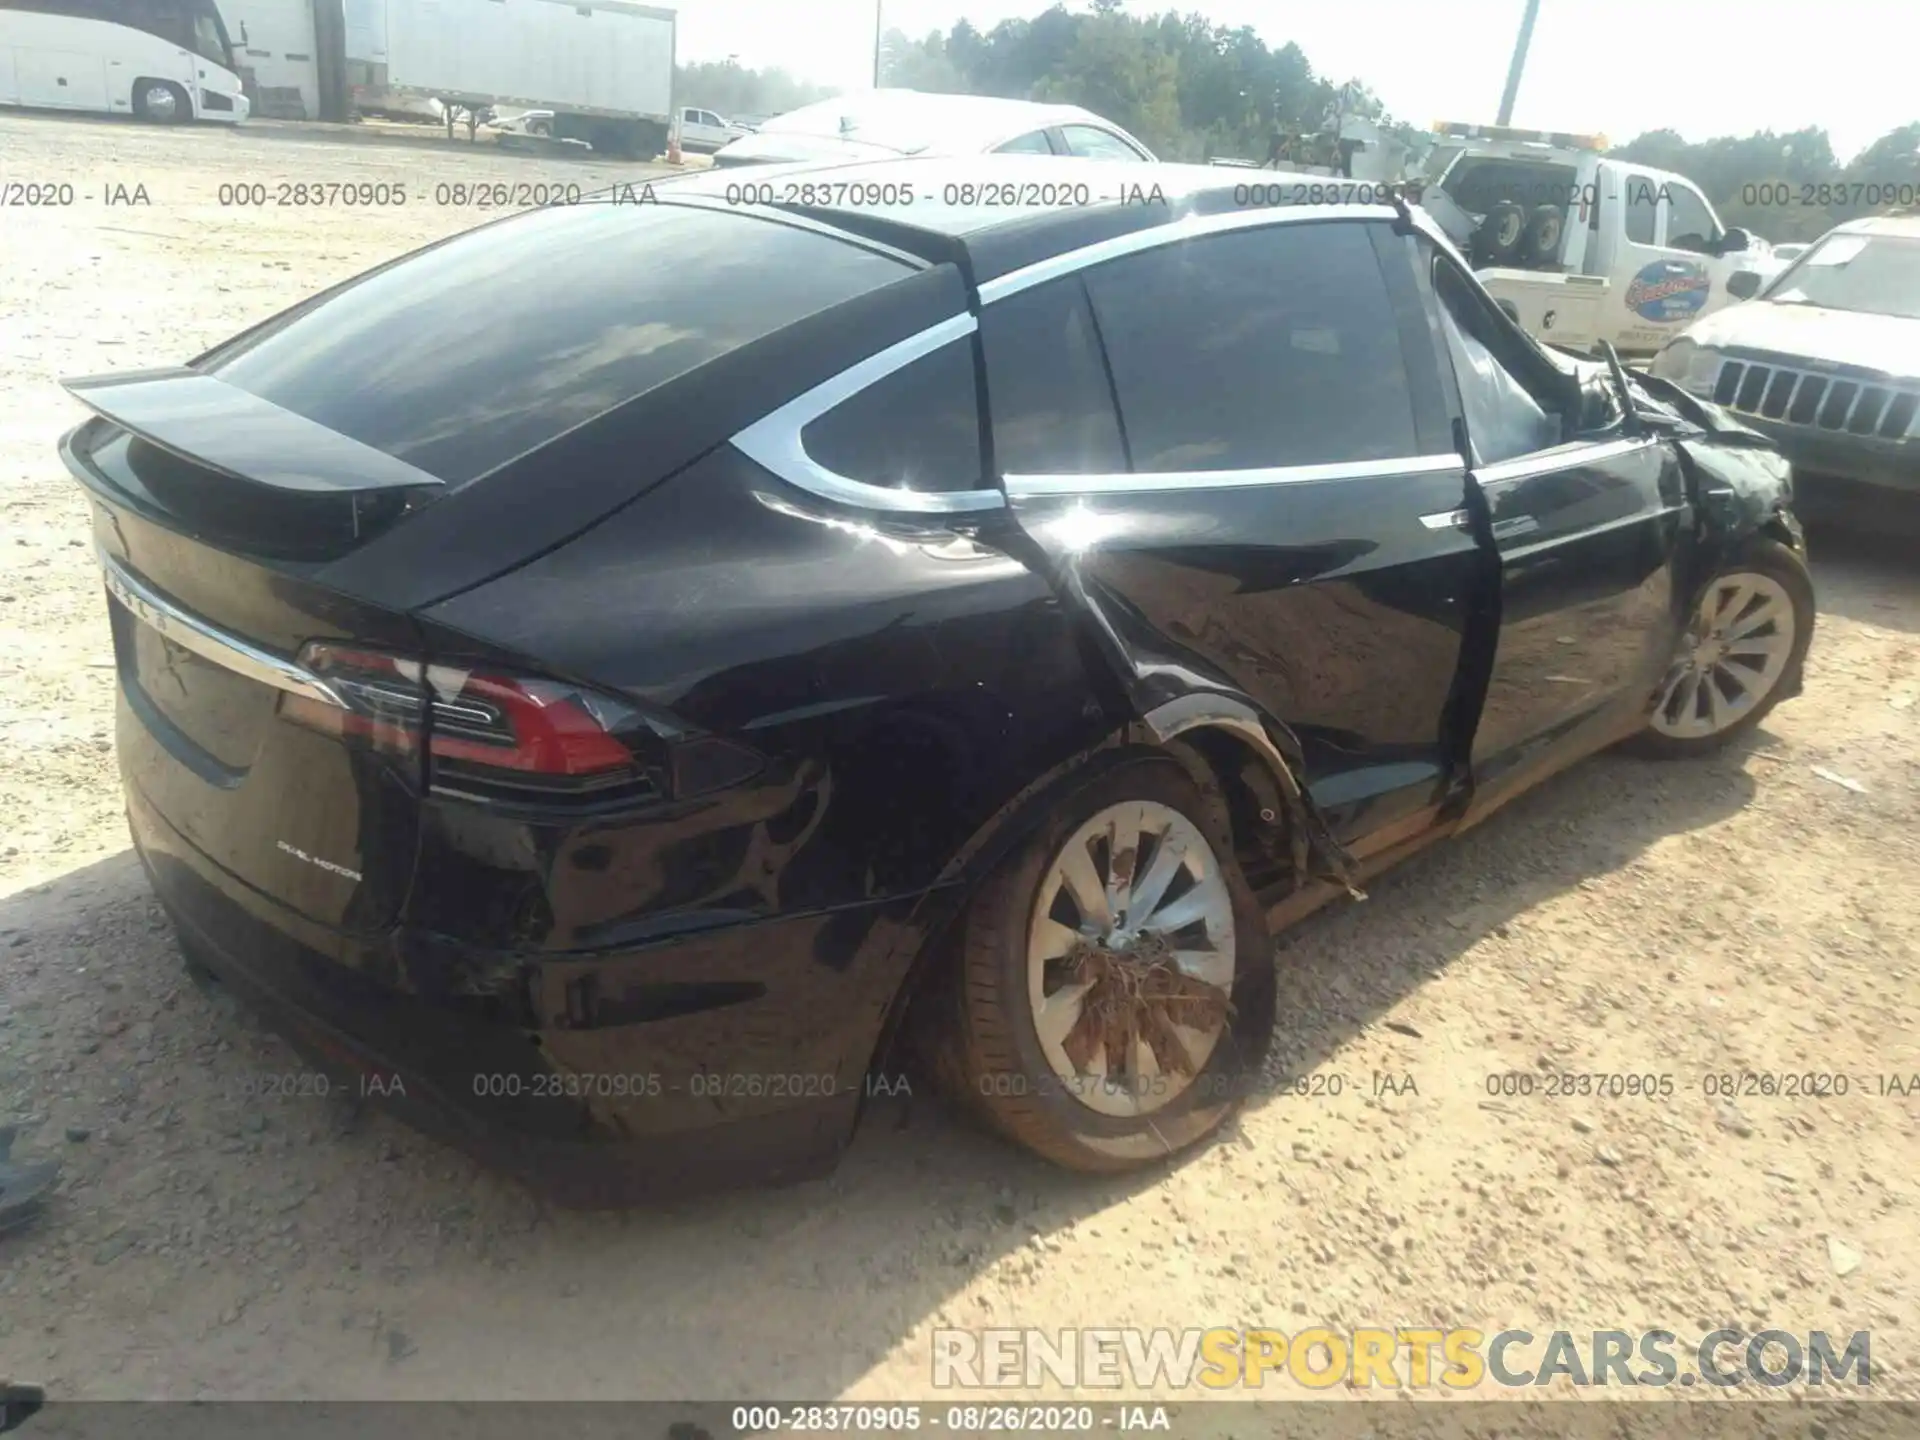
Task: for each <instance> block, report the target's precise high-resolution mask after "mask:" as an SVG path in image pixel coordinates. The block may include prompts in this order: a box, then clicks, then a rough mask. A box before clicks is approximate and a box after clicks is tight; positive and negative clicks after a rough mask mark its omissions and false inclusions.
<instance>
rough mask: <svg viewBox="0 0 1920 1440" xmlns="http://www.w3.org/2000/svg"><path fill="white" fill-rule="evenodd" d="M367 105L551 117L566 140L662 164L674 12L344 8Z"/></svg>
mask: <svg viewBox="0 0 1920 1440" xmlns="http://www.w3.org/2000/svg"><path fill="white" fill-rule="evenodd" d="M344 8H345V11H346V52H347V55H346V59H347V79H348V84H349V86H350V88H351V89H352V91H353V93H354V95H355V98H356V101H357V102H358V103H359V104H360V105H361V106H362V108H366V109H376V108H379V109H395V108H403V109H411V108H416V107H421V106H428V105H431V103H432V102H438V104H439V106H441V107H445V108H448V109H451V108H452V107H456V106H457V107H459V108H461V109H464V110H466V111H468V112H470V113H474V114H479V113H482V112H484V111H485V110H487V109H489V108H491V107H496V106H497V107H500V108H514V109H524V110H551V111H552V112H553V124H552V133H553V136H554V138H555V139H561V140H584V141H586V142H587V143H588V144H590V145H591V146H593V148H594V149H595V150H599V151H607V152H610V153H612V154H615V155H624V156H629V157H635V158H640V159H651V158H652V157H653V156H655V155H658V154H659V153H661V152H662V151H663V150H665V149H666V148H667V135H668V130H669V127H670V125H671V123H672V119H673V63H674V12H673V11H671V10H663V9H659V8H657V7H655V6H652V5H636V4H632V3H629V0H344Z"/></svg>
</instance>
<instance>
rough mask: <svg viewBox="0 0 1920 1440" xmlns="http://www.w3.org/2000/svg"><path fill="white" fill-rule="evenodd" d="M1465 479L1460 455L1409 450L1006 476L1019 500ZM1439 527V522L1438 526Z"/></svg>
mask: <svg viewBox="0 0 1920 1440" xmlns="http://www.w3.org/2000/svg"><path fill="white" fill-rule="evenodd" d="M1449 471H1451V472H1452V473H1454V474H1456V475H1459V476H1460V477H1461V478H1462V479H1463V480H1464V479H1465V478H1466V467H1465V466H1464V465H1462V464H1461V463H1460V457H1459V456H1458V455H1405V456H1400V457H1398V458H1395V459H1389V460H1352V461H1342V462H1338V463H1335V464H1331V465H1280V466H1269V467H1264V468H1259V469H1251V470H1168V471H1158V472H1155V471H1145V470H1143V471H1135V472H1130V473H1125V474H1112V473H1109V474H1100V475H1008V476H1005V477H1003V479H1004V483H1005V484H1006V487H1007V494H1008V496H1010V497H1011V498H1013V499H1015V500H1022V499H1037V498H1040V497H1042V496H1048V495H1138V494H1144V493H1147V492H1150V491H1156V490H1161V491H1164V490H1233V489H1244V488H1246V487H1248V486H1254V485H1310V484H1315V483H1318V482H1320V481H1327V480H1366V479H1377V478H1385V477H1391V476H1395V475H1439V474H1444V473H1447V472H1449ZM1436 528H1437V527H1436Z"/></svg>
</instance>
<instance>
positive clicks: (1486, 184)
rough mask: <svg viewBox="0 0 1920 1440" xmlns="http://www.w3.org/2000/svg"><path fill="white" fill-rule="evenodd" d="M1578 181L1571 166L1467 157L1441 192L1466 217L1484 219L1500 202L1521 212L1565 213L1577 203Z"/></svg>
mask: <svg viewBox="0 0 1920 1440" xmlns="http://www.w3.org/2000/svg"><path fill="white" fill-rule="evenodd" d="M1578 179H1579V174H1578V172H1577V171H1576V170H1575V169H1574V168H1573V166H1571V165H1556V164H1554V163H1553V162H1551V161H1547V160H1509V159H1506V158H1505V157H1503V156H1498V155H1467V156H1463V157H1462V158H1461V159H1460V161H1459V162H1458V163H1457V164H1456V165H1454V167H1453V168H1452V169H1451V170H1449V171H1448V172H1447V175H1446V178H1445V179H1444V180H1442V181H1441V182H1440V188H1441V189H1442V190H1444V191H1446V193H1447V196H1448V198H1449V199H1451V200H1452V201H1453V203H1454V204H1456V205H1458V206H1459V207H1460V208H1461V209H1462V210H1464V211H1466V212H1467V213H1468V214H1469V215H1485V214H1486V213H1487V212H1488V211H1489V210H1491V209H1493V207H1494V206H1495V205H1498V204H1499V203H1500V202H1501V201H1502V200H1510V201H1512V202H1513V203H1514V204H1516V205H1518V206H1519V207H1520V208H1521V209H1523V210H1532V209H1534V208H1535V207H1536V206H1540V205H1553V206H1556V207H1558V208H1560V209H1565V208H1566V207H1567V206H1568V205H1569V204H1571V203H1573V202H1575V201H1577V200H1578V199H1579V196H1578V195H1577V193H1576V186H1575V182H1576V181H1577V180H1578Z"/></svg>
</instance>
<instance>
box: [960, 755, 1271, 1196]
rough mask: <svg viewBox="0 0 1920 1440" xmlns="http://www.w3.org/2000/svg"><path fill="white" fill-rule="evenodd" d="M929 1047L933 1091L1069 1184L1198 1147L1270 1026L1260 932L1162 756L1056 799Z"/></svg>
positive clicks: (969, 944) (1002, 883)
mask: <svg viewBox="0 0 1920 1440" xmlns="http://www.w3.org/2000/svg"><path fill="white" fill-rule="evenodd" d="M948 1000H949V1005H948V1008H947V1014H946V1015H945V1017H944V1022H945V1023H944V1027H943V1028H944V1030H945V1034H944V1035H943V1036H941V1037H940V1038H941V1042H942V1043H941V1045H940V1052H941V1059H942V1064H941V1071H942V1078H943V1079H944V1081H945V1082H946V1088H947V1089H948V1090H949V1091H951V1092H957V1093H956V1095H955V1098H957V1099H959V1100H960V1101H961V1102H962V1103H963V1104H966V1105H968V1106H969V1107H971V1108H972V1109H973V1110H974V1111H975V1112H976V1113H977V1114H979V1115H980V1116H981V1117H982V1118H983V1119H985V1120H986V1122H987V1123H988V1124H989V1125H990V1126H991V1127H992V1128H994V1129H996V1130H998V1131H999V1132H1000V1133H1002V1134H1003V1135H1005V1136H1007V1137H1008V1138H1010V1139H1012V1140H1015V1141H1017V1142H1018V1143H1020V1144H1021V1145H1023V1146H1025V1147H1026V1148H1027V1149H1029V1150H1032V1151H1034V1152H1036V1153H1038V1154H1040V1155H1042V1156H1044V1157H1045V1158H1047V1159H1049V1160H1052V1161H1054V1162H1056V1163H1057V1164H1060V1165H1064V1166H1067V1167H1068V1168H1071V1169H1075V1170H1085V1171H1120V1170H1129V1169H1134V1168H1137V1167H1139V1166H1142V1165H1146V1164H1149V1163H1151V1162H1153V1161H1156V1160H1159V1159H1162V1158H1164V1157H1165V1156H1168V1155H1171V1154H1173V1153H1175V1152H1177V1151H1179V1150H1182V1149H1185V1148H1186V1147H1188V1146H1190V1145H1193V1144H1195V1143H1196V1142H1198V1141H1200V1140H1202V1139H1204V1138H1205V1137H1206V1136H1208V1135H1210V1134H1211V1133H1212V1132H1213V1131H1214V1130H1216V1129H1218V1128H1219V1126H1220V1125H1221V1123H1222V1122H1223V1121H1225V1120H1226V1118H1227V1117H1228V1116H1229V1115H1230V1114H1231V1113H1232V1111H1233V1110H1234V1108H1235V1106H1236V1105H1237V1103H1238V1101H1239V1100H1240V1098H1241V1097H1242V1096H1243V1095H1244V1094H1245V1092H1246V1090H1247V1088H1248V1083H1249V1082H1250V1081H1251V1079H1252V1078H1253V1077H1254V1075H1255V1074H1257V1072H1258V1069H1259V1066H1260V1062H1261V1060H1262V1059H1263V1058H1264V1056H1265V1054H1266V1049H1267V1044H1268V1040H1269V1038H1270V1036H1271V1033H1272V1026H1273V957H1272V947H1271V944H1270V942H1269V937H1268V934H1267V929H1266V924H1265V919H1264V917H1263V915H1262V914H1261V912H1260V909H1259V906H1258V904H1257V903H1256V902H1255V901H1254V898H1253V895H1252V893H1251V891H1250V890H1249V889H1248V888H1247V885H1246V882H1245V880H1244V879H1243V878H1242V877H1241V875H1240V870H1239V867H1238V865H1237V864H1236V863H1235V861H1234V858H1233V846H1232V836H1231V833H1230V831H1229V829H1228V822H1227V818H1226V814H1225V809H1224V806H1222V805H1221V804H1220V803H1219V802H1218V801H1217V800H1215V799H1212V798H1209V797H1206V796H1203V795H1202V794H1201V792H1200V791H1199V790H1198V789H1197V788H1196V787H1195V786H1194V784H1193V782H1192V780H1191V779H1189V778H1188V776H1187V774H1186V772H1185V771H1183V770H1182V769H1181V768H1180V767H1179V766H1178V765H1176V764H1174V763H1172V762H1171V761H1167V760H1161V759H1147V760H1142V761H1139V762H1135V763H1129V764H1126V765H1124V766H1121V767H1120V768H1118V769H1116V770H1113V771H1110V772H1108V773H1107V774H1106V775H1104V776H1102V777H1100V778H1098V779H1096V780H1094V781H1093V782H1091V783H1090V784H1088V785H1087V786H1085V787H1084V788H1082V789H1081V790H1079V791H1077V792H1076V793H1074V794H1073V795H1071V796H1070V797H1068V798H1067V800H1066V801H1065V802H1064V803H1062V804H1061V805H1060V807H1059V809H1058V812H1057V813H1056V814H1055V815H1054V816H1053V817H1052V818H1051V819H1050V820H1049V821H1048V823H1046V824H1045V825H1043V826H1041V827H1040V829H1039V830H1038V832H1036V833H1035V834H1034V835H1033V836H1032V837H1031V838H1030V839H1029V840H1028V841H1027V843H1026V844H1025V845H1024V846H1022V847H1021V849H1020V850H1018V851H1017V852H1015V853H1014V854H1013V855H1012V856H1010V857H1009V858H1008V859H1007V860H1005V861H1004V862H1003V863H1002V864H1001V865H1000V866H999V868H998V869H997V870H996V871H995V873H994V874H993V875H992V877H991V878H990V879H989V880H988V881H987V882H986V883H985V884H984V885H983V886H982V887H981V890H980V893H979V894H978V895H977V896H976V897H975V899H974V901H973V904H972V906H971V908H970V909H969V911H968V914H967V916H966V919H965V922H964V933H963V936H962V944H961V952H960V955H959V963H958V965H957V967H956V973H955V975H954V986H953V990H952V993H951V994H950V996H949V997H948Z"/></svg>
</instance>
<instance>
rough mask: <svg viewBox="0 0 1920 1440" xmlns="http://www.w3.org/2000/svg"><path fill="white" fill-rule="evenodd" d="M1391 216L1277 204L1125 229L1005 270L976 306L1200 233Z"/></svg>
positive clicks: (1380, 210) (1366, 208) (1388, 210)
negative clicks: (1075, 248)
mask: <svg viewBox="0 0 1920 1440" xmlns="http://www.w3.org/2000/svg"><path fill="white" fill-rule="evenodd" d="M1336 183H1338V182H1336ZM1345 183H1347V184H1350V185H1358V184H1361V183H1364V182H1360V181H1347V182H1345ZM1393 218H1394V211H1393V207H1392V206H1389V205H1298V206H1294V205H1276V206H1258V207H1254V208H1251V209H1242V210H1228V211H1224V212H1219V213H1215V214H1212V215H1189V216H1187V217H1186V218H1185V219H1182V220H1174V221H1170V222H1168V223H1167V224H1165V225H1148V226H1145V227H1144V228H1142V229H1139V230H1131V231H1128V232H1127V233H1126V234H1125V235H1115V236H1112V237H1110V238H1109V239H1106V240H1098V241H1095V242H1094V243H1093V244H1091V245H1082V246H1081V247H1080V248H1079V249H1078V250H1067V251H1064V252H1062V253H1061V254H1058V255H1050V256H1048V257H1047V258H1046V259H1045V260H1037V261H1035V262H1034V263H1033V264H1031V265H1026V266H1023V267H1021V268H1020V269H1018V270H1009V271H1008V272H1007V273H1006V274H1005V275H1001V276H998V277H996V278H994V279H992V280H989V281H987V282H986V283H985V284H984V285H982V286H981V287H980V305H981V308H982V309H984V308H985V307H987V306H988V305H992V304H994V303H995V302H997V301H1000V300H1005V299H1007V298H1008V297H1009V296H1012V295H1018V294H1019V293H1020V292H1021V291H1022V290H1031V289H1032V288H1033V287H1034V286H1036V285H1044V284H1046V283H1047V281H1049V280H1058V279H1059V278H1060V277H1061V276H1063V275H1071V274H1073V273H1074V272H1075V271H1076V270H1084V269H1086V268H1087V267H1088V266H1089V265H1100V264H1104V263H1105V262H1106V261H1108V260H1118V259H1120V258H1121V257H1122V256H1125V255H1137V254H1139V253H1140V252H1141V251H1142V250H1155V249H1158V248H1160V247H1161V246H1163V245H1177V244H1179V243H1180V242H1181V241H1183V240H1194V239H1198V238H1199V237H1201V236H1204V235H1221V234H1226V233H1228V232H1230V231H1234V230H1251V229H1255V228H1258V227H1260V226H1263V225H1298V224H1304V223H1307V222H1310V221H1315V220H1391V219H1393Z"/></svg>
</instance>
